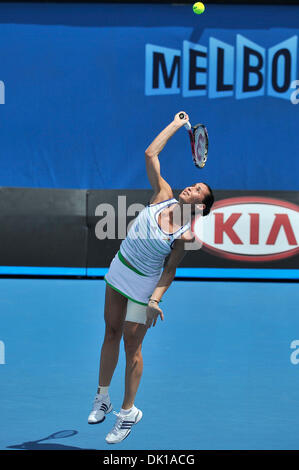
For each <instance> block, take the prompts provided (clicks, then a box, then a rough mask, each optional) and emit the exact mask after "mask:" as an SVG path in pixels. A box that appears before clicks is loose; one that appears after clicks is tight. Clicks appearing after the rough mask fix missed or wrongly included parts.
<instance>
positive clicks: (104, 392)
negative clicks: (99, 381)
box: [98, 385, 109, 396]
mask: <svg viewBox="0 0 299 470" xmlns="http://www.w3.org/2000/svg"><path fill="white" fill-rule="evenodd" d="M98 395H104V396H106V395H109V387H102V386H101V385H99V387H98Z"/></svg>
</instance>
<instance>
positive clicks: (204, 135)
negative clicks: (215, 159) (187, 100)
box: [179, 113, 209, 168]
mask: <svg viewBox="0 0 299 470" xmlns="http://www.w3.org/2000/svg"><path fill="white" fill-rule="evenodd" d="M179 117H180V118H181V119H184V117H185V114H184V113H180V114H179ZM184 127H185V129H187V131H188V134H189V137H190V143H191V152H192V158H193V163H194V165H195V166H196V167H197V168H203V167H204V166H205V164H206V161H207V158H208V147H209V136H208V131H207V128H206V127H205V126H204V125H203V124H196V125H195V126H191V124H190V122H189V121H188V122H187V123H186V124H185V126H184Z"/></svg>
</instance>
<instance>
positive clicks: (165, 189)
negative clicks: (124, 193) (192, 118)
mask: <svg viewBox="0 0 299 470" xmlns="http://www.w3.org/2000/svg"><path fill="white" fill-rule="evenodd" d="M181 113H182V111H181V112H180V113H177V114H176V115H175V117H174V120H173V121H172V122H171V123H170V124H169V125H168V126H167V127H165V129H163V131H162V132H160V134H159V135H158V136H157V137H156V138H155V139H154V140H153V142H152V143H151V144H150V145H149V146H148V148H147V149H146V151H145V162H146V171H147V175H148V179H149V182H150V184H151V186H152V188H153V190H154V195H153V197H152V199H151V203H156V202H159V201H163V200H165V199H169V198H171V197H172V196H173V194H172V190H171V187H170V186H169V184H168V183H167V181H165V179H164V178H162V176H161V173H160V161H159V154H160V152H161V151H162V150H163V148H164V147H165V145H166V143H167V142H168V140H169V139H170V137H172V136H173V135H174V134H175V133H176V132H177V130H178V129H180V128H181V127H182V126H184V124H186V122H187V121H188V120H189V116H188V115H187V114H186V113H184V114H185V117H184V118H183V119H181V118H180V117H179V114H181Z"/></svg>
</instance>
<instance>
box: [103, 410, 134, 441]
mask: <svg viewBox="0 0 299 470" xmlns="http://www.w3.org/2000/svg"><path fill="white" fill-rule="evenodd" d="M142 416H143V413H142V411H141V410H138V413H137V416H136V420H135V423H134V424H133V426H135V424H137V423H139V421H140V420H141V418H142ZM133 426H132V427H133ZM131 431H132V429H130V431H129V432H128V434H127V435H126V436H125V437H124V438H123V439H121V440H119V441H115V442H109V441H107V440H106V439H105V440H106V442H107V444H119V443H120V442H122V441H124V440H125V439H127V437H128V436H129V435H130V433H131Z"/></svg>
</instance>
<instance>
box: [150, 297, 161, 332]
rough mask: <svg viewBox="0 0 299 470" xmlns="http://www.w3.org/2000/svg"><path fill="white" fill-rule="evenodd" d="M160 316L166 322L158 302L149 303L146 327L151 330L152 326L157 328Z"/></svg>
mask: <svg viewBox="0 0 299 470" xmlns="http://www.w3.org/2000/svg"><path fill="white" fill-rule="evenodd" d="M159 316H160V318H161V320H162V321H163V320H164V315H163V312H162V310H161V309H160V307H159V305H158V304H157V302H151V301H149V303H148V305H147V308H146V326H147V328H150V327H151V326H155V324H156V323H157V319H158V317H159Z"/></svg>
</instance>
